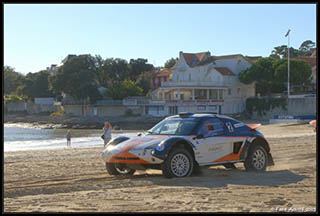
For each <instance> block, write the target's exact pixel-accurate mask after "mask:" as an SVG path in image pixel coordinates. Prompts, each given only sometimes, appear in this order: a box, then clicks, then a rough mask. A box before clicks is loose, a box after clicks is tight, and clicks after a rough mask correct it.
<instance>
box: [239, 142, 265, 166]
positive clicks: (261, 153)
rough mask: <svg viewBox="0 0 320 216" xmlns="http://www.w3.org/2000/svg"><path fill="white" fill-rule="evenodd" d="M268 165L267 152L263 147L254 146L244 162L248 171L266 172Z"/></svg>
mask: <svg viewBox="0 0 320 216" xmlns="http://www.w3.org/2000/svg"><path fill="white" fill-rule="evenodd" d="M267 164H268V157H267V151H266V150H265V149H264V148H263V146H261V145H254V146H253V147H252V148H251V149H250V150H249V154H248V156H247V158H246V160H245V161H244V167H245V168H246V171H258V172H263V171H266V169H267Z"/></svg>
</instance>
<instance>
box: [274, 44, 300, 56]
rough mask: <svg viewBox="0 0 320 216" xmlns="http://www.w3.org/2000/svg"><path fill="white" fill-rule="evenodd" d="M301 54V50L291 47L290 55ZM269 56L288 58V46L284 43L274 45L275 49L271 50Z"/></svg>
mask: <svg viewBox="0 0 320 216" xmlns="http://www.w3.org/2000/svg"><path fill="white" fill-rule="evenodd" d="M299 55H300V51H299V50H297V49H295V48H293V47H290V57H297V56H299ZM269 57H274V58H287V57H288V46H287V45H282V46H277V47H274V49H273V50H272V51H271V54H270V56H269Z"/></svg>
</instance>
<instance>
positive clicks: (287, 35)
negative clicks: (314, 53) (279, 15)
mask: <svg viewBox="0 0 320 216" xmlns="http://www.w3.org/2000/svg"><path fill="white" fill-rule="evenodd" d="M289 33H290V29H289V30H288V32H287V34H286V35H285V37H288V99H289V96H290V61H289V59H290V46H289V38H290V35H289Z"/></svg>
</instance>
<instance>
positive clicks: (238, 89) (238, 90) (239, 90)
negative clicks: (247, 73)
mask: <svg viewBox="0 0 320 216" xmlns="http://www.w3.org/2000/svg"><path fill="white" fill-rule="evenodd" d="M237 93H238V96H239V95H240V88H238V92H237Z"/></svg>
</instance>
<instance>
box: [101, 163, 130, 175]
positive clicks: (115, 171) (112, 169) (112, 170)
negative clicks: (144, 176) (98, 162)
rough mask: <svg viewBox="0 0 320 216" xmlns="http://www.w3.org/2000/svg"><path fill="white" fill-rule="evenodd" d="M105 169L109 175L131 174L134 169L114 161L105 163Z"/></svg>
mask: <svg viewBox="0 0 320 216" xmlns="http://www.w3.org/2000/svg"><path fill="white" fill-rule="evenodd" d="M106 169H107V171H108V173H109V174H110V175H133V174H134V173H135V171H136V170H135V169H131V168H128V167H125V166H120V165H119V164H116V163H106Z"/></svg>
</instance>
